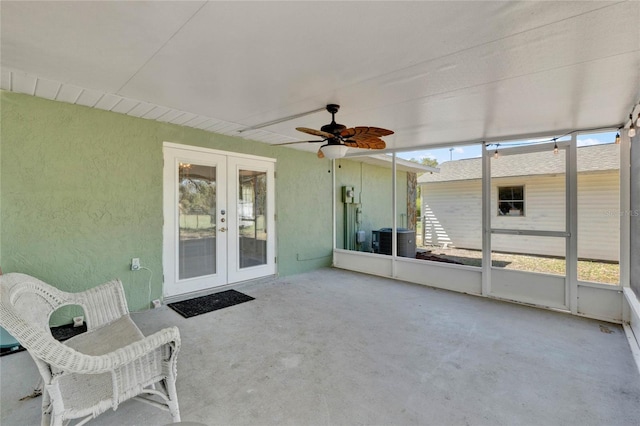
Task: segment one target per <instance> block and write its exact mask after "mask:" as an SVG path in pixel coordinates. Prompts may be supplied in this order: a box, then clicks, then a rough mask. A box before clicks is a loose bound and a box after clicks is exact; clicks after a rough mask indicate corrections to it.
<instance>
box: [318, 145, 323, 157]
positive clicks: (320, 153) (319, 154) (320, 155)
mask: <svg viewBox="0 0 640 426" xmlns="http://www.w3.org/2000/svg"><path fill="white" fill-rule="evenodd" d="M318 158H321V159H322V158H324V152H322V147H320V149H319V150H318Z"/></svg>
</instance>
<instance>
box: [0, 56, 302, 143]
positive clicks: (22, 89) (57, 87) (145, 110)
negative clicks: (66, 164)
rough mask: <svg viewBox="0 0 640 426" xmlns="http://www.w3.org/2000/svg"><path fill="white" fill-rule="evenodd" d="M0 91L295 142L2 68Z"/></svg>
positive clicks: (266, 140) (263, 139)
mask: <svg viewBox="0 0 640 426" xmlns="http://www.w3.org/2000/svg"><path fill="white" fill-rule="evenodd" d="M0 88H1V89H2V90H6V91H8V92H15V93H23V94H26V95H31V96H37V97H40V98H44V99H49V100H52V101H59V102H65V103H70V104H74V105H82V106H86V107H90V108H97V109H102V110H105V111H110V112H115V113H119V114H124V115H128V116H131V117H137V118H143V119H146V120H154V121H159V122H165V123H171V124H177V125H179V126H185V127H191V128H194V129H199V130H204V131H208V132H212V133H218V134H223V135H227V136H236V137H240V138H243V139H248V140H254V141H258V142H264V143H278V142H281V143H284V142H295V141H297V140H298V139H295V138H291V137H287V136H283V135H281V134H277V133H273V132H269V131H266V130H262V129H255V130H247V131H244V132H242V133H241V132H240V130H243V129H245V128H246V126H245V125H242V124H238V123H231V122H228V121H223V120H219V119H217V118H213V117H205V116H203V115H198V114H193V113H191V112H187V111H181V110H178V109H174V108H168V107H165V106H162V105H156V104H153V103H149V102H144V101H141V100H138V99H131V98H127V97H124V96H119V95H114V94H112V93H105V92H101V91H99V90H92V89H86V88H82V87H78V86H75V85H73V84H68V83H62V82H59V81H53V80H49V79H45V78H40V77H38V76H35V75H32V74H27V73H25V72H22V71H19V70H12V69H7V68H3V69H2V71H1V80H0Z"/></svg>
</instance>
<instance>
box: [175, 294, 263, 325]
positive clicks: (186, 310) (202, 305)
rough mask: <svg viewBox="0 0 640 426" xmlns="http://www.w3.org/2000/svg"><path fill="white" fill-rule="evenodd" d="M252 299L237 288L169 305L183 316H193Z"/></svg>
mask: <svg viewBox="0 0 640 426" xmlns="http://www.w3.org/2000/svg"><path fill="white" fill-rule="evenodd" d="M250 300H254V298H253V297H251V296H247V295H246V294H244V293H240V292H239V291H236V290H227V291H221V292H220V293H214V294H209V295H208V296H202V297H196V298H195V299H189V300H183V301H182V302H175V303H169V304H168V305H167V306H168V307H170V308H171V309H173V310H174V311H176V312H177V313H179V314H180V315H182V316H183V317H185V318H191V317H195V316H196V315H200V314H206V313H207V312H212V311H216V310H218V309H222V308H227V307H229V306H233V305H238V304H240V303H244V302H248V301H250Z"/></svg>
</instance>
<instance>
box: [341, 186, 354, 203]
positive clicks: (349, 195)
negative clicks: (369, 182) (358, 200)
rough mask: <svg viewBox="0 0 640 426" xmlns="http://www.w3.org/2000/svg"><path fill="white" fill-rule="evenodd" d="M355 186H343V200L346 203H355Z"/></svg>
mask: <svg viewBox="0 0 640 426" xmlns="http://www.w3.org/2000/svg"><path fill="white" fill-rule="evenodd" d="M354 193H355V192H354V190H353V186H343V187H342V202H343V203H345V204H352V203H353V195H354Z"/></svg>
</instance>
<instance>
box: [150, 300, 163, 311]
mask: <svg viewBox="0 0 640 426" xmlns="http://www.w3.org/2000/svg"><path fill="white" fill-rule="evenodd" d="M152 303H153V309H158V308H159V307H160V306H162V302H161V301H160V299H154V300H153V302H152Z"/></svg>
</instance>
